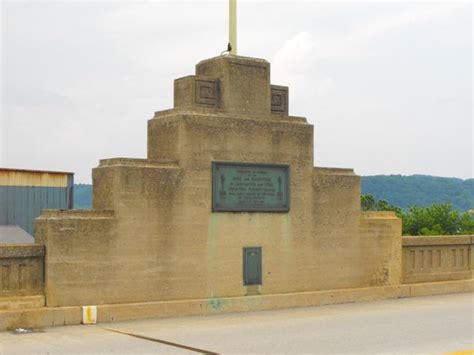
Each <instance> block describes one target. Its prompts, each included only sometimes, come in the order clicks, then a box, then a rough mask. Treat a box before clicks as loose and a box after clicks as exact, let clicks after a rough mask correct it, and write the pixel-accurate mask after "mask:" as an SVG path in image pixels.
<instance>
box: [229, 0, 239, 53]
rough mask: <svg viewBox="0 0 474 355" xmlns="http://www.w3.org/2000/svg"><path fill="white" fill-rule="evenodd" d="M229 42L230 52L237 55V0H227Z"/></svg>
mask: <svg viewBox="0 0 474 355" xmlns="http://www.w3.org/2000/svg"><path fill="white" fill-rule="evenodd" d="M229 43H230V45H231V48H232V49H231V51H230V54H232V55H237V0H229Z"/></svg>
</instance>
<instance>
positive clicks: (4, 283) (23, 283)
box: [0, 244, 45, 309]
mask: <svg viewBox="0 0 474 355" xmlns="http://www.w3.org/2000/svg"><path fill="white" fill-rule="evenodd" d="M44 254H45V248H44V245H40V244H4V245H0V309H4V308H5V307H6V305H7V303H9V302H8V300H7V299H10V301H11V299H12V297H18V296H31V295H42V294H43V287H44ZM10 303H11V302H10ZM27 303H28V301H26V302H25V303H24V304H27Z"/></svg>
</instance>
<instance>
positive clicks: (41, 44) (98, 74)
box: [0, 1, 473, 183]
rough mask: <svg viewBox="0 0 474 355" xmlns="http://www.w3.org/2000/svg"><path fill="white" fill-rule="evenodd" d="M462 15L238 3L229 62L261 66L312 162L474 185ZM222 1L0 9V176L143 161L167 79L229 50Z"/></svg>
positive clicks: (82, 172) (446, 6) (460, 10)
mask: <svg viewBox="0 0 474 355" xmlns="http://www.w3.org/2000/svg"><path fill="white" fill-rule="evenodd" d="M472 17H473V8H472V5H471V4H469V3H459V4H451V3H441V4H439V3H438V4H431V3H408V2H407V3H386V2H364V3H356V2H351V3H341V2H332V3H329V2H322V3H321V2H319V3H315V2H295V1H291V2H290V1H288V2H278V3H275V2H271V3H268V2H266V3H262V2H256V1H253V2H243V1H240V2H238V50H239V54H240V55H245V56H252V57H259V58H265V59H267V60H269V61H270V62H271V69H272V73H271V74H272V83H273V84H279V85H288V86H289V87H290V113H291V114H293V115H299V116H305V117H307V118H308V121H309V122H310V123H311V124H313V125H314V131H315V164H316V165H317V166H330V167H350V168H354V169H355V171H356V173H358V174H360V175H375V174H403V175H411V174H431V175H438V176H455V177H460V178H471V177H472V176H473V92H472V81H473V76H472V61H473V58H472V48H473V30H472ZM227 26H228V25H227V1H219V2H207V3H205V2H198V1H192V2H188V3H178V2H176V1H175V2H173V3H171V2H135V1H134V2H83V1H78V2H74V1H69V2H65V1H64V2H3V3H2V4H1V42H0V43H1V48H0V49H1V78H0V79H1V90H2V95H1V98H2V102H1V108H2V110H1V115H2V116H1V120H0V139H1V144H0V166H3V167H14V168H30V169H49V170H61V171H73V172H75V173H76V175H75V181H76V182H86V183H89V182H90V181H91V169H92V168H93V167H95V166H97V164H98V161H99V159H103V158H111V157H138V158H140V157H142V158H143V157H146V123H147V120H148V119H150V118H151V117H152V116H153V113H154V111H159V110H165V109H168V108H171V107H172V101H173V80H174V79H175V78H178V77H181V76H185V75H190V74H193V73H194V65H195V64H196V63H197V62H199V61H200V60H202V59H205V58H209V57H213V56H216V55H218V54H220V52H221V51H222V50H224V49H225V47H226V44H227Z"/></svg>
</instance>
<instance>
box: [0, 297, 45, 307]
mask: <svg viewBox="0 0 474 355" xmlns="http://www.w3.org/2000/svg"><path fill="white" fill-rule="evenodd" d="M44 305H45V298H44V296H43V295H33V296H16V297H0V311H7V310H16V309H29V308H41V307H44Z"/></svg>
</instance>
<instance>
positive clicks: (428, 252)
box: [402, 235, 474, 283]
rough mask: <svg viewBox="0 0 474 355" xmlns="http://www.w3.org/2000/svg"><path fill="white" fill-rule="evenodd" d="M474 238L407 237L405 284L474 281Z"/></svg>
mask: <svg viewBox="0 0 474 355" xmlns="http://www.w3.org/2000/svg"><path fill="white" fill-rule="evenodd" d="M473 260H474V236H472V235H460V236H453V235H449V236H429V237H423V236H416V237H403V264H402V270H403V277H402V282H403V283H417V282H433V281H448V280H462V279H472V278H473V272H474V261H473Z"/></svg>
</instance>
